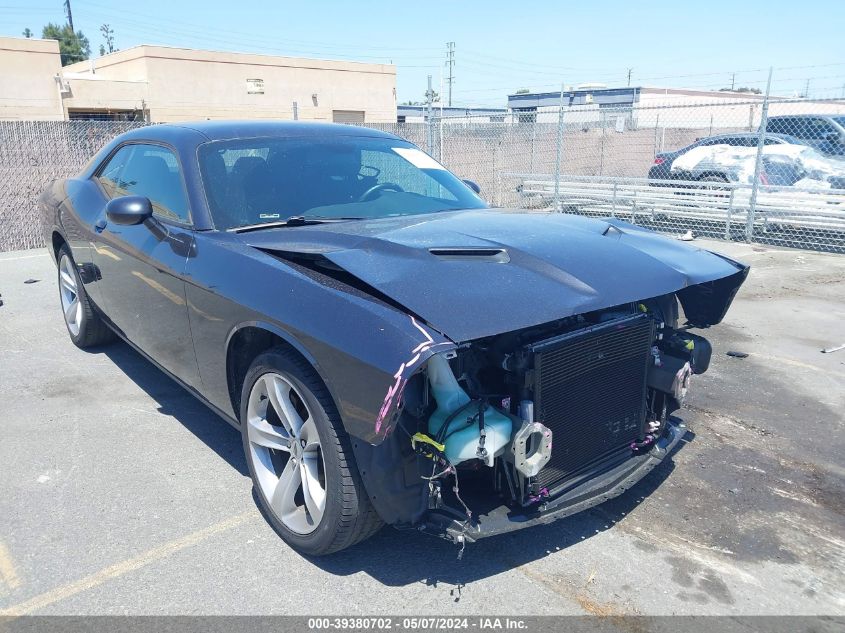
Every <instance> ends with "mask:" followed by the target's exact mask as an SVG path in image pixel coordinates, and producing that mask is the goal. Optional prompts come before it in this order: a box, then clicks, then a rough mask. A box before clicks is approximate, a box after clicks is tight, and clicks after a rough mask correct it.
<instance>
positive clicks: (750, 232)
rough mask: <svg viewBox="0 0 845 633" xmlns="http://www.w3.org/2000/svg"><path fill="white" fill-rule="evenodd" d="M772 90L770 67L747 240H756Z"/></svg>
mask: <svg viewBox="0 0 845 633" xmlns="http://www.w3.org/2000/svg"><path fill="white" fill-rule="evenodd" d="M771 89H772V69H771V67H769V79H768V81H767V82H766V96H765V97H763V109H762V110H761V112H760V129H759V130H758V131H757V158H756V160H755V162H754V180H753V182H752V183H751V200H750V201H749V203H748V218H747V220H746V223H745V239H746V240H747V241H749V242H751V241H752V240H753V239H754V216H755V215H756V212H757V193H758V191H759V190H760V168H761V167H762V166H763V147H764V145H765V139H766V123H767V122H768V120H769V93H770V91H771Z"/></svg>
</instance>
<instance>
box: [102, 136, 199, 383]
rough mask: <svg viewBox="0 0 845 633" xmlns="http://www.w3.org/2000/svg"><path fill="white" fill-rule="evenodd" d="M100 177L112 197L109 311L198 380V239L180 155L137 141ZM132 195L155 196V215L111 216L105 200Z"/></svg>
mask: <svg viewBox="0 0 845 633" xmlns="http://www.w3.org/2000/svg"><path fill="white" fill-rule="evenodd" d="M94 178H95V180H96V181H97V182H98V183H99V185H100V186H101V188H102V192H103V195H104V208H103V213H102V215H101V217H100V220H99V222H98V223H97V226H96V230H98V231H99V236H98V243H97V245H96V249H95V255H94V258H95V262H96V265H97V268H98V269H99V274H100V277H101V279H100V281H99V283H100V286H101V292H102V301H103V303H104V312H105V313H106V314H107V315H108V317H109V318H110V319H111V321H112V322H113V323H114V324H115V325H116V326H117V327H118V328H120V330H121V331H122V332H123V333H124V335H125V336H126V338H128V339H129V340H130V341H131V342H132V343H134V344H135V345H136V346H137V347H139V348H140V349H141V350H142V351H143V352H145V353H146V354H147V355H149V356H150V357H152V358H153V360H155V361H156V362H157V363H159V364H160V365H161V366H162V367H164V368H165V369H166V370H168V371H169V372H171V373H172V374H174V375H176V376H177V377H178V378H180V379H182V380H183V381H185V382H186V383H188V384H189V385H192V386H198V385H199V372H198V370H197V363H196V356H195V354H194V347H193V342H192V340H191V334H190V326H189V323H188V310H187V306H186V302H185V282H184V273H185V267H186V263H187V260H188V258H189V257H192V255H193V248H194V238H193V233H192V231H191V225H190V222H191V217H190V209H189V205H188V199H187V195H186V191H185V183H184V178H183V172H182V169H181V167H180V163H179V160H178V157H177V155H176V153H175V152H174V151H173V150H172V149H170V148H168V147H165V146H162V145H157V144H152V143H129V144H126V145H123V146H121V147H120V148H118V149H117V150H116V151H115V152H114V153H113V154H112V156H111V157H110V158H109V160H108V161H107V162H106V163H105V165H104V166H103V167H102V168H101V169H100V170H99V171H98V172H97V174H96V175H95V176H94ZM126 195H135V196H145V197H147V198H149V199H150V202H151V203H152V207H153V217H152V218H150V219H149V220H147V221H145V222H143V223H141V224H137V225H133V226H125V225H119V224H114V223H112V222H109V221H108V217H107V216H106V213H105V204H106V203H107V202H108V201H109V200H111V199H114V198H117V197H120V196H126Z"/></svg>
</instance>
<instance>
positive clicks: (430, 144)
mask: <svg viewBox="0 0 845 633" xmlns="http://www.w3.org/2000/svg"><path fill="white" fill-rule="evenodd" d="M433 101H434V91H433V90H432V89H431V75H429V76H428V90H426V91H425V105H426V108H425V114H426V116H425V122H426V126H425V144H426V148H425V149H426V151H427V152H428V153H429V155H430V156H434V114H433V112H432V110H431V104H432V103H433Z"/></svg>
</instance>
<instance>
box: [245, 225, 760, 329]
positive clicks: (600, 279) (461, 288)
mask: <svg viewBox="0 0 845 633" xmlns="http://www.w3.org/2000/svg"><path fill="white" fill-rule="evenodd" d="M244 239H245V241H247V242H248V243H249V244H251V245H252V246H255V247H257V248H262V249H267V250H277V251H280V252H290V251H299V250H300V249H301V250H302V251H304V252H311V253H320V254H321V255H322V256H323V257H325V258H326V259H328V260H330V261H331V262H333V263H334V264H337V265H338V266H340V267H342V268H343V269H344V270H346V271H348V272H349V273H351V274H352V275H354V276H355V277H357V278H358V279H361V280H362V281H363V282H365V283H366V284H368V285H370V286H372V287H374V288H375V289H377V290H378V291H380V292H383V293H384V294H385V295H387V296H389V297H390V298H392V299H395V300H396V301H397V302H399V303H400V304H401V305H402V306H404V307H406V308H407V309H408V310H409V311H411V312H412V313H414V314H417V315H419V316H420V317H422V318H423V319H425V320H426V322H427V323H428V324H429V325H431V327H433V328H435V329H437V330H439V331H440V332H443V333H444V334H445V335H446V336H448V337H449V338H450V339H452V340H454V341H458V342H460V341H467V340H472V339H477V338H482V337H485V336H490V335H493V334H498V333H502V332H508V331H513V330H518V329H521V328H525V327H529V326H534V325H539V324H541V323H547V322H550V321H553V320H555V319H559V318H562V317H567V316H571V315H574V314H580V313H584V312H590V311H592V310H597V309H600V308H607V307H611V306H614V305H620V304H623V303H627V302H630V301H636V300H639V299H642V298H644V297H657V296H660V295H664V294H667V293H670V292H677V291H679V290H681V289H683V288H686V287H688V286H693V285H696V284H700V283H703V282H707V281H712V280H714V279H718V278H722V277H727V276H730V275H733V274H735V273H737V272H738V271H740V270H742V269H743V268H744V267H742V266H741V265H738V264H736V263H734V262H730V261H728V260H726V259H724V258H721V257H717V256H715V255H713V254H712V253H709V252H707V251H705V250H702V249H699V248H696V247H694V246H691V245H688V244H686V243H683V242H679V241H677V240H670V239H667V238H665V237H661V236H658V235H656V234H654V233H651V232H649V231H645V230H642V229H639V228H637V227H635V226H633V225H630V224H627V223H625V222H621V221H618V220H612V221H605V220H597V219H592V218H584V217H580V216H573V215H566V214H534V213H532V214H529V213H524V212H519V211H515V210H502V209H489V210H481V211H463V212H461V211H458V212H446V213H438V214H432V215H428V216H405V217H399V218H386V219H381V220H371V221H357V222H348V223H343V224H338V225H321V226H314V227H302V228H297V229H290V228H283V229H276V230H268V231H261V232H256V233H251V234H247V235H244ZM429 249H458V250H467V251H468V252H472V249H482V250H481V251H480V252H482V253H484V252H486V251H485V250H483V249H501V250H502V251H504V252H505V253H506V255H507V259H508V261H506V262H505V261H497V260H490V259H487V258H485V257H478V258H473V257H472V256H467V257H459V258H450V257H442V256H438V255H434V254H432V253H431V252H430V251H429ZM597 262H601V264H600V265H596V264H597ZM611 271H612V272H611ZM491 288H494V289H495V290H494V292H493V293H492V295H491V290H490V289H491ZM712 324H713V323H708V325H712Z"/></svg>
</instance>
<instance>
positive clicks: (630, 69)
mask: <svg viewBox="0 0 845 633" xmlns="http://www.w3.org/2000/svg"><path fill="white" fill-rule="evenodd" d="M632 72H634V69H633V68H629V69H628V87H629V88H630V87H631V73H632Z"/></svg>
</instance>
